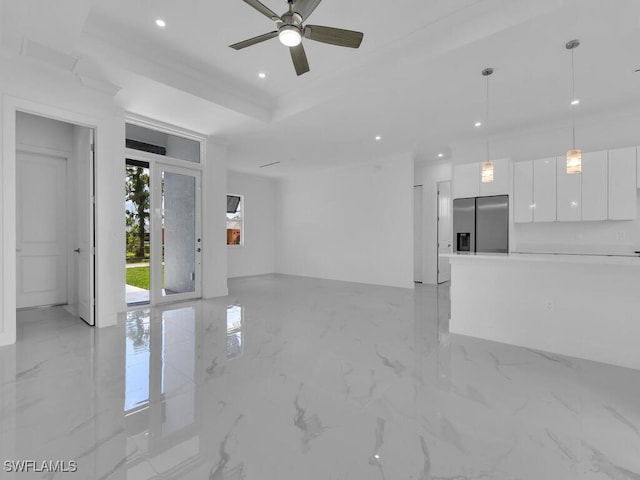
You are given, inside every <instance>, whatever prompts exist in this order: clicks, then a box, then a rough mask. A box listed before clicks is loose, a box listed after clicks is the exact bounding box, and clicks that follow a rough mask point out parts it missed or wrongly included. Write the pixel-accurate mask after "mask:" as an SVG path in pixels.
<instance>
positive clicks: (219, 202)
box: [202, 137, 229, 298]
mask: <svg viewBox="0 0 640 480" xmlns="http://www.w3.org/2000/svg"><path fill="white" fill-rule="evenodd" d="M203 167H204V168H203V171H202V296H203V298H213V297H220V296H225V295H227V294H228V293H229V291H228V289H227V235H226V230H227V226H226V217H225V212H226V211H227V146H226V145H225V144H224V143H222V142H220V141H219V140H217V139H216V138H214V137H209V138H207V141H206V145H205V159H204V165H203Z"/></svg>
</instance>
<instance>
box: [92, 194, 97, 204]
mask: <svg viewBox="0 0 640 480" xmlns="http://www.w3.org/2000/svg"><path fill="white" fill-rule="evenodd" d="M91 203H93V204H95V203H96V196H95V195H91Z"/></svg>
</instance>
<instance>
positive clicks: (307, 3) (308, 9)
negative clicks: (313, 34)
mask: <svg viewBox="0 0 640 480" xmlns="http://www.w3.org/2000/svg"><path fill="white" fill-rule="evenodd" d="M321 1H322V0H296V2H295V3H294V5H293V11H294V12H298V13H299V14H300V16H301V17H302V18H303V19H304V20H306V19H307V18H308V17H309V15H311V14H312V13H313V11H314V10H315V9H316V7H317V6H318V5H319V4H320V2H321Z"/></svg>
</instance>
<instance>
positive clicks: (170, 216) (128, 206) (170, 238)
mask: <svg viewBox="0 0 640 480" xmlns="http://www.w3.org/2000/svg"><path fill="white" fill-rule="evenodd" d="M126 132H127V140H126V142H127V143H126V147H127V148H126V153H127V157H126V161H125V164H126V175H125V185H126V196H125V205H124V206H125V217H126V225H127V227H126V228H127V232H126V239H127V240H126V242H127V243H126V256H127V258H126V263H127V265H126V266H127V268H126V302H127V305H128V306H135V305H145V304H151V305H156V304H160V303H166V302H173V301H180V300H188V299H194V298H198V297H199V296H200V292H201V286H200V278H201V252H202V239H201V226H200V222H201V198H200V197H201V187H200V182H201V180H200V177H201V171H200V169H201V167H200V158H201V148H202V146H201V142H200V141H199V140H196V139H192V138H186V137H180V136H176V135H174V134H172V133H166V132H162V131H156V130H151V129H149V128H146V127H143V126H140V125H134V124H127V126H126ZM172 155H174V156H172Z"/></svg>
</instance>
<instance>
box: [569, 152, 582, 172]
mask: <svg viewBox="0 0 640 480" xmlns="http://www.w3.org/2000/svg"><path fill="white" fill-rule="evenodd" d="M573 173H582V150H579V149H577V148H576V149H573V150H569V151H568V152H567V174H569V175H571V174H573Z"/></svg>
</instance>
